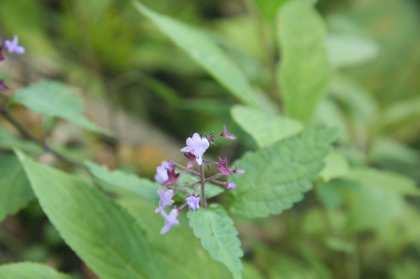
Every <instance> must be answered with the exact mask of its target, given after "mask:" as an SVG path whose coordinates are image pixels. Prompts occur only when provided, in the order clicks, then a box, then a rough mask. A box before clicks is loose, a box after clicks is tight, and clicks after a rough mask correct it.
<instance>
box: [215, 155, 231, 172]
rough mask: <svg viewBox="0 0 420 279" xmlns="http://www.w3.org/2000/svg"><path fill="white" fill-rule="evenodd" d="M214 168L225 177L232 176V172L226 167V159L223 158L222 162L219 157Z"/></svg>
mask: <svg viewBox="0 0 420 279" xmlns="http://www.w3.org/2000/svg"><path fill="white" fill-rule="evenodd" d="M216 167H217V168H218V169H219V171H220V172H221V173H223V174H224V175H227V176H229V175H232V172H231V171H230V169H228V166H227V157H225V159H224V160H222V158H220V157H219V163H218V164H217V165H216Z"/></svg>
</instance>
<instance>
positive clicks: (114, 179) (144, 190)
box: [85, 162, 160, 204]
mask: <svg viewBox="0 0 420 279" xmlns="http://www.w3.org/2000/svg"><path fill="white" fill-rule="evenodd" d="M85 165H86V166H87V167H88V168H89V170H90V172H91V173H92V174H93V175H94V176H95V177H96V178H97V179H98V180H100V181H102V182H105V183H106V184H107V185H105V186H106V187H107V186H108V187H107V189H108V190H113V189H112V188H115V191H116V192H117V193H121V190H124V191H128V192H129V193H131V194H132V193H134V194H136V195H139V196H140V197H142V198H144V199H145V200H147V201H149V202H151V203H153V204H158V202H159V196H158V194H157V190H158V189H159V187H160V184H159V183H156V182H153V181H150V180H148V179H144V178H139V177H137V176H136V175H134V174H129V173H125V172H123V171H120V170H114V171H110V170H108V169H107V167H106V166H99V165H97V164H95V163H93V162H85Z"/></svg>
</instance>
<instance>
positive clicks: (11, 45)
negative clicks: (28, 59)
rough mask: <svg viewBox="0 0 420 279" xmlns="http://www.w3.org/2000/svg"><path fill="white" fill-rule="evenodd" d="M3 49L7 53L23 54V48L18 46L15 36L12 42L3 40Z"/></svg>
mask: <svg viewBox="0 0 420 279" xmlns="http://www.w3.org/2000/svg"><path fill="white" fill-rule="evenodd" d="M4 47H5V48H6V49H7V51H8V52H9V53H18V54H22V53H25V48H24V47H23V46H19V45H18V36H17V35H15V36H14V37H13V41H9V40H5V41H4Z"/></svg>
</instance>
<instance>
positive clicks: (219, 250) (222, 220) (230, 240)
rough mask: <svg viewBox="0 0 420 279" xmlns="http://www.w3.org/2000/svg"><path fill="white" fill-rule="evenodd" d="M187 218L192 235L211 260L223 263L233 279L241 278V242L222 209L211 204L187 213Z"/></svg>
mask: <svg viewBox="0 0 420 279" xmlns="http://www.w3.org/2000/svg"><path fill="white" fill-rule="evenodd" d="M187 216H188V219H189V220H190V226H191V227H192V228H193V230H194V235H195V236H197V237H198V238H200V240H201V244H202V245H203V247H204V248H205V249H206V250H208V251H209V252H210V255H211V256H212V258H213V259H215V260H217V261H220V262H222V263H224V264H225V265H226V266H227V267H228V268H229V270H230V271H231V272H232V274H233V277H234V278H235V279H237V278H242V275H241V270H242V263H241V260H240V257H242V255H243V252H242V250H241V248H240V247H241V242H240V240H239V238H238V232H237V231H236V229H235V227H234V226H233V222H232V220H231V219H230V218H229V216H228V214H227V212H226V211H225V210H224V208H223V207H222V206H220V205H216V204H212V205H210V207H209V208H208V209H203V208H200V209H199V210H197V211H189V212H188V214H187Z"/></svg>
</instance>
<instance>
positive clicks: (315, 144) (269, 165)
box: [231, 130, 336, 217]
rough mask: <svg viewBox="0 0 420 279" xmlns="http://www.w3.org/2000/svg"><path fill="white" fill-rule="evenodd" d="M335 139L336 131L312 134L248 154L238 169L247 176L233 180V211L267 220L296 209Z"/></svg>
mask: <svg viewBox="0 0 420 279" xmlns="http://www.w3.org/2000/svg"><path fill="white" fill-rule="evenodd" d="M335 138H336V132H335V130H320V131H316V132H314V131H310V132H305V133H303V134H302V135H300V136H293V137H290V138H287V139H285V140H282V141H279V142H276V143H274V144H273V145H270V146H269V147H266V148H263V149H260V150H258V151H257V152H253V153H247V154H245V156H244V157H243V158H242V159H241V160H239V161H238V167H239V168H241V169H245V170H246V174H242V175H235V176H233V177H232V181H233V183H235V184H236V188H235V190H233V191H231V193H232V194H233V196H234V200H233V201H232V205H231V211H232V212H235V213H237V214H240V215H243V216H246V217H267V216H268V215H270V214H279V213H281V212H282V211H283V210H285V209H288V208H290V207H292V205H293V203H295V202H298V201H300V200H301V199H302V198H303V193H304V192H307V191H309V190H310V189H311V188H312V184H311V180H313V179H316V177H317V175H318V173H319V172H320V171H321V170H322V168H323V166H324V162H323V160H324V157H325V156H326V155H327V154H328V152H329V150H330V147H331V143H332V141H334V139H335Z"/></svg>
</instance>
